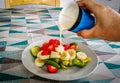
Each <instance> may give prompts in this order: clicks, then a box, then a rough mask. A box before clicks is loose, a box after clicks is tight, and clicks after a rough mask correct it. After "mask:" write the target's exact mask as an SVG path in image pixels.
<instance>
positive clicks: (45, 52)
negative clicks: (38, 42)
mask: <svg viewBox="0 0 120 83" xmlns="http://www.w3.org/2000/svg"><path fill="white" fill-rule="evenodd" d="M41 54H42V55H50V51H49V50H43V51H42V53H41Z"/></svg>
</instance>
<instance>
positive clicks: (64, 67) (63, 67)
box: [60, 63, 68, 70]
mask: <svg viewBox="0 0 120 83" xmlns="http://www.w3.org/2000/svg"><path fill="white" fill-rule="evenodd" d="M60 65H61V68H62V69H64V70H67V69H68V67H67V66H65V65H63V64H62V63H60Z"/></svg>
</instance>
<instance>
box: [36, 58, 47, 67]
mask: <svg viewBox="0 0 120 83" xmlns="http://www.w3.org/2000/svg"><path fill="white" fill-rule="evenodd" d="M44 64H45V61H44V60H41V59H40V58H36V59H35V65H36V66H38V67H42V66H43V65H44Z"/></svg>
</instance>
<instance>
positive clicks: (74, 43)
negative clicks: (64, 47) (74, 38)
mask: <svg viewBox="0 0 120 83" xmlns="http://www.w3.org/2000/svg"><path fill="white" fill-rule="evenodd" d="M70 48H71V49H74V50H76V49H77V48H78V43H76V42H72V43H70Z"/></svg>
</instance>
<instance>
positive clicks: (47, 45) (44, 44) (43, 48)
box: [40, 42, 50, 50]
mask: <svg viewBox="0 0 120 83" xmlns="http://www.w3.org/2000/svg"><path fill="white" fill-rule="evenodd" d="M49 46H50V44H49V42H45V43H43V45H42V47H41V48H40V50H46V49H47V48H48V47H49Z"/></svg>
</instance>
